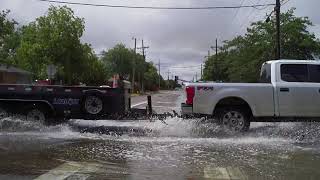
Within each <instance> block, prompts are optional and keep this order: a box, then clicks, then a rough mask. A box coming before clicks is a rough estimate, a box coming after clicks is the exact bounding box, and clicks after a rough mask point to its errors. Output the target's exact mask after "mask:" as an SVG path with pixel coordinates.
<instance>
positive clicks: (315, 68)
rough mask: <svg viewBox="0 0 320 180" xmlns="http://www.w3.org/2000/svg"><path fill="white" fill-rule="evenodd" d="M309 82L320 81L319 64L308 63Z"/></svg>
mask: <svg viewBox="0 0 320 180" xmlns="http://www.w3.org/2000/svg"><path fill="white" fill-rule="evenodd" d="M308 68H309V78H310V82H315V83H320V65H308Z"/></svg>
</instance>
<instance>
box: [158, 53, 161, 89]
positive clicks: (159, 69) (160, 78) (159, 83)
mask: <svg viewBox="0 0 320 180" xmlns="http://www.w3.org/2000/svg"><path fill="white" fill-rule="evenodd" d="M158 67H159V90H160V86H161V74H160V59H159V63H158Z"/></svg>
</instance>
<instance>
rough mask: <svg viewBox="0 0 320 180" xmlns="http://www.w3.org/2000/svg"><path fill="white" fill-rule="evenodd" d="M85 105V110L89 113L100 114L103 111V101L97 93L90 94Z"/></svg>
mask: <svg viewBox="0 0 320 180" xmlns="http://www.w3.org/2000/svg"><path fill="white" fill-rule="evenodd" d="M83 105H84V111H85V113H86V114H88V115H98V114H101V112H102V111H103V101H102V99H101V97H99V96H97V95H88V96H87V97H86V98H85V100H84V104H83Z"/></svg>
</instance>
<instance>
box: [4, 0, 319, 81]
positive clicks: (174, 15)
mask: <svg viewBox="0 0 320 180" xmlns="http://www.w3.org/2000/svg"><path fill="white" fill-rule="evenodd" d="M70 1H76V2H89V0H70ZM274 2H275V0H264V1H261V0H244V3H243V4H252V3H259V4H262V3H274ZM90 3H108V4H117V5H119V4H122V5H135V6H140V5H144V6H167V7H168V6H183V7H190V6H234V5H239V4H240V3H241V2H240V1H237V0H228V1H226V0H215V1H212V0H201V1H199V0H184V1H175V0H161V1H159V0H149V1H145V0H122V1H119V0H108V1H101V0H90ZM54 5H56V4H54ZM49 6H50V4H48V3H44V2H39V1H37V0H28V1H23V0H1V2H0V8H1V9H10V10H11V12H12V13H11V14H10V17H11V18H14V19H16V20H17V21H18V22H20V23H21V24H26V23H28V22H31V21H33V20H35V18H36V17H39V16H41V15H44V14H45V13H46V11H47V8H48V7H49ZM319 6H320V2H319V1H318V0H308V1H307V2H306V1H298V0H291V1H289V2H288V3H287V4H286V5H285V6H284V7H283V8H282V9H283V10H287V9H289V8H291V7H297V10H296V14H297V15H298V16H309V17H310V19H311V20H312V21H313V23H314V24H316V26H314V27H312V28H310V30H311V31H313V32H315V33H316V34H317V35H319V34H320V30H319V29H320V28H319V25H318V24H320V16H319V13H318V7H319ZM69 7H71V8H72V9H73V10H74V11H75V14H76V15H77V16H80V17H83V18H84V19H85V22H86V29H85V33H84V36H83V38H82V41H83V42H87V43H89V44H91V45H92V47H93V48H94V49H95V51H96V52H100V51H102V50H105V49H109V48H112V47H113V46H114V45H115V44H116V43H124V44H126V46H127V47H130V48H133V45H134V42H133V40H132V37H136V38H137V39H138V46H141V40H142V39H144V41H145V45H148V46H150V48H149V49H147V59H148V60H149V61H153V62H154V63H158V61H159V59H160V60H161V62H162V63H163V67H161V69H162V72H167V71H168V70H170V71H171V72H172V73H173V74H175V75H179V76H181V77H182V78H184V79H192V78H193V76H195V74H196V73H197V74H198V77H199V74H200V64H201V63H203V61H204V56H206V55H207V51H208V50H209V47H210V46H211V45H213V44H214V41H215V39H216V38H218V39H219V44H220V43H221V42H222V41H223V40H228V39H231V38H232V37H234V36H235V35H237V34H242V33H244V31H245V29H246V27H247V26H248V25H249V24H250V22H252V21H256V20H261V19H264V17H265V14H266V13H269V12H271V11H272V8H273V7H269V8H266V9H264V10H257V9H251V8H246V9H240V10H236V9H220V10H204V11H172V10H141V9H140V10H138V9H118V8H103V7H88V6H77V5H72V6H69ZM172 66H176V67H177V66H180V67H181V66H183V67H185V66H197V67H190V68H189V69H187V68H180V69H179V68H176V69H175V68H171V69H170V67H172ZM162 75H163V76H164V77H167V75H166V74H165V73H163V74H162Z"/></svg>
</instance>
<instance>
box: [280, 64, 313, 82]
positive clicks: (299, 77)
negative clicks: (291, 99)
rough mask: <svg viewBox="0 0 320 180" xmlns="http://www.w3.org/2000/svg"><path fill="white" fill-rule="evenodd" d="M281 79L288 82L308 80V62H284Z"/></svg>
mask: <svg viewBox="0 0 320 180" xmlns="http://www.w3.org/2000/svg"><path fill="white" fill-rule="evenodd" d="M280 69H281V79H282V80H283V81H286V82H308V67H307V65H306V64H282V65H281V68H280Z"/></svg>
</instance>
